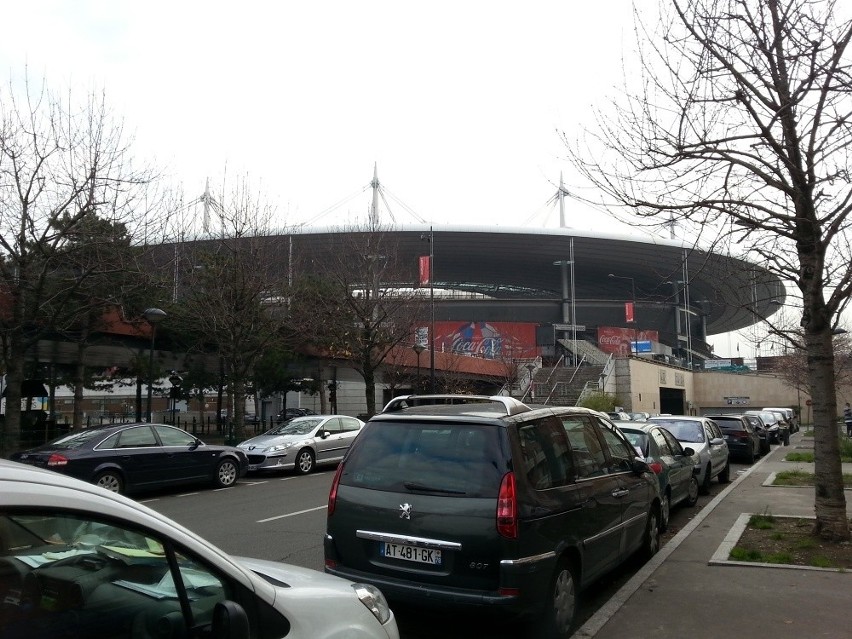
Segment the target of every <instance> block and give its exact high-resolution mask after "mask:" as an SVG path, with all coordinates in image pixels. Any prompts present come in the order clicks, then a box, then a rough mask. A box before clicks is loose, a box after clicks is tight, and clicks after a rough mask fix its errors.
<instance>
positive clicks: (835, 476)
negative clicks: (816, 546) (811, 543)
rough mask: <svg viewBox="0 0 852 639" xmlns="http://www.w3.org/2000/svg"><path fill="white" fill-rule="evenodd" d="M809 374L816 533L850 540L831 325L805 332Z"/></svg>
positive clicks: (831, 537)
mask: <svg viewBox="0 0 852 639" xmlns="http://www.w3.org/2000/svg"><path fill="white" fill-rule="evenodd" d="M805 340H806V343H807V353H808V375H809V377H810V393H811V398H812V399H813V410H814V421H813V429H814V474H815V477H814V480H815V481H814V491H815V501H814V510H815V513H816V526H815V532H816V533H817V534H818V535H819V536H820V537H822V538H823V539H827V540H830V541H843V540H848V539H850V530H849V519H848V517H847V515H846V496H845V494H844V492H843V468H842V465H841V463H840V439H839V433H838V426H837V394H836V391H835V388H834V348H833V345H832V339H831V328H830V326H828V325H826V326H825V327H824V328H823V329H822V330H821V331H820V332H819V333H816V334H813V333H810V332H806V333H805Z"/></svg>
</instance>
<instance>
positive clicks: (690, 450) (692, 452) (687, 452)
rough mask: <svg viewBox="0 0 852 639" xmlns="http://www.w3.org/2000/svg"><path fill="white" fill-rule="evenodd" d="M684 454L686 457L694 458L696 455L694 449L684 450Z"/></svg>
mask: <svg viewBox="0 0 852 639" xmlns="http://www.w3.org/2000/svg"><path fill="white" fill-rule="evenodd" d="M683 454H684V455H685V456H686V457H692V456H693V455H694V454H695V451H694V450H693V449H692V448H684V449H683Z"/></svg>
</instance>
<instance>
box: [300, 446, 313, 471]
mask: <svg viewBox="0 0 852 639" xmlns="http://www.w3.org/2000/svg"><path fill="white" fill-rule="evenodd" d="M315 463H316V457H315V456H314V451H312V450H311V449H310V448H303V449H302V450H300V451H299V454H298V455H296V472H297V473H299V474H300V475H307V474H308V473H310V472H311V471H313V469H314V464H315Z"/></svg>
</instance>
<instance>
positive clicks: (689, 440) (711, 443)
mask: <svg viewBox="0 0 852 639" xmlns="http://www.w3.org/2000/svg"><path fill="white" fill-rule="evenodd" d="M650 421H651V422H653V423H655V424H660V425H662V426H664V427H665V428H666V430H668V431H669V432H670V433H671V434H672V435H674V436H675V439H677V440H678V441H679V442H680V443H681V444H683V445H685V446H689V447H690V448H692V449H693V450H694V451H695V455H696V457H697V462H696V463H697V464H698V485H699V487H700V488H701V491H702V492H703V493H704V494H707V493H708V492H710V482H711V481H712V480H713V478H715V477H718V478H719V483H721V484H727V483H728V482H729V481H730V480H731V466H730V463H729V462H728V445H727V444H726V443H725V439H724V437H723V436H722V431H721V430H720V429H719V427H718V426H717V425H716V424H715V423H714V422H713V421H712V420H710V419H707V418H706V417H692V416H687V415H666V416H660V417H652V418H651V419H650Z"/></svg>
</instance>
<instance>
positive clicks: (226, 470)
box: [216, 459, 238, 488]
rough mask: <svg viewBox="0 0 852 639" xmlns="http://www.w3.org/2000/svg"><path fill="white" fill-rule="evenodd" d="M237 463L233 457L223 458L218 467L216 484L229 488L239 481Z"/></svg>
mask: <svg viewBox="0 0 852 639" xmlns="http://www.w3.org/2000/svg"><path fill="white" fill-rule="evenodd" d="M237 474H238V470H237V464H236V462H234V460H232V459H223V460H222V461H220V462H219V465H218V466H217V467H216V485H217V486H219V488H228V487H230V486H233V485H234V484H235V483H236V482H237Z"/></svg>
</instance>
